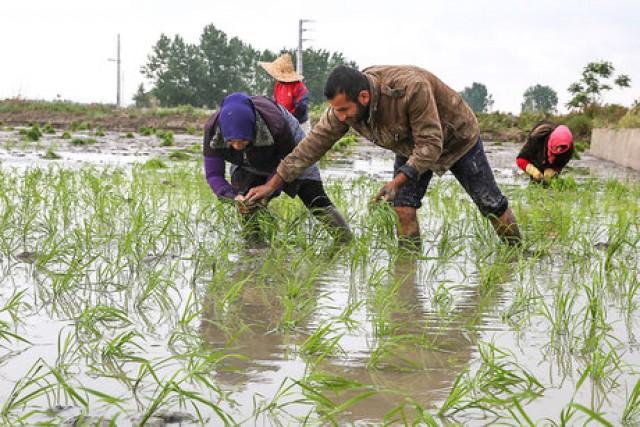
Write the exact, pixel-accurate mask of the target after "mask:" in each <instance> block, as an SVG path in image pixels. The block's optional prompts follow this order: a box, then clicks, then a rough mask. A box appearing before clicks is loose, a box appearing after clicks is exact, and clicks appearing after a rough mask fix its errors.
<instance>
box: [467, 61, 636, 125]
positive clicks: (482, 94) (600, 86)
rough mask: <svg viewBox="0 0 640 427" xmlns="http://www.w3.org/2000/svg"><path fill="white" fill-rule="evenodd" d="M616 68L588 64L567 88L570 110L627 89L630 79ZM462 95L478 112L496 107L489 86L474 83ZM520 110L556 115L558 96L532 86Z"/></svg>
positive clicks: (548, 89) (584, 107)
mask: <svg viewBox="0 0 640 427" xmlns="http://www.w3.org/2000/svg"><path fill="white" fill-rule="evenodd" d="M614 72H615V68H614V66H613V64H612V63H611V62H609V61H596V62H589V63H588V64H587V65H586V66H585V67H584V68H583V70H582V75H581V77H580V79H579V80H578V81H576V82H574V83H572V84H571V85H570V86H569V88H568V89H567V90H568V92H569V93H570V94H571V99H570V100H569V102H568V103H567V107H569V108H573V109H576V110H579V111H583V112H584V111H587V110H589V109H590V108H593V107H594V106H597V105H599V104H600V103H601V102H602V96H603V95H604V93H605V92H607V91H609V90H611V89H613V87H614V86H617V87H619V88H628V87H630V86H631V78H629V76H628V75H626V74H617V75H615V74H614ZM460 95H462V97H463V98H464V100H465V101H466V102H467V104H469V106H470V107H471V108H472V109H473V111H475V112H477V113H485V112H487V111H488V110H489V109H490V108H491V106H492V105H493V97H492V96H491V95H490V94H489V92H488V90H487V87H486V86H485V85H484V84H482V83H478V82H473V84H472V85H471V86H470V87H465V88H464V90H463V91H462V92H460ZM523 98H524V99H523V101H522V104H521V110H522V112H523V113H545V114H546V113H554V112H556V109H557V106H558V94H557V92H556V91H555V90H553V89H552V88H551V87H549V86H545V85H541V84H536V85H534V86H530V87H529V88H527V90H526V91H525V92H524V94H523Z"/></svg>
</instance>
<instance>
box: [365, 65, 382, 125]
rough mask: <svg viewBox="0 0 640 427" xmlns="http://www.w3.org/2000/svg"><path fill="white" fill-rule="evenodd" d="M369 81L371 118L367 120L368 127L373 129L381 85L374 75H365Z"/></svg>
mask: <svg viewBox="0 0 640 427" xmlns="http://www.w3.org/2000/svg"><path fill="white" fill-rule="evenodd" d="M364 75H365V76H366V77H367V80H369V96H370V99H369V117H368V118H367V125H369V127H371V124H372V123H373V120H374V119H373V118H374V117H375V116H376V112H377V111H378V99H380V85H379V84H378V78H377V77H376V76H374V75H371V74H367V73H366V72H365V74H364Z"/></svg>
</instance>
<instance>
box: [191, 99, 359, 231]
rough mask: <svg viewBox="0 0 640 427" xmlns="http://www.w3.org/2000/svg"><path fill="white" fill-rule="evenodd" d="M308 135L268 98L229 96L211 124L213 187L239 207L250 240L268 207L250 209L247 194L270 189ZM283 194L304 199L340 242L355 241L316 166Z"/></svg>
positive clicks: (207, 137) (207, 132) (208, 146)
mask: <svg viewBox="0 0 640 427" xmlns="http://www.w3.org/2000/svg"><path fill="white" fill-rule="evenodd" d="M304 136H305V134H304V132H303V131H302V129H301V128H300V124H299V123H298V121H297V120H296V119H295V117H293V116H292V115H291V114H290V113H289V112H288V111H287V110H286V109H285V108H284V107H282V106H281V105H278V104H276V103H275V102H274V101H273V100H271V99H269V98H267V97H264V96H248V95H247V94H245V93H241V92H236V93H232V94H231V95H229V96H227V97H225V98H224V99H223V100H222V102H221V103H220V108H219V110H218V111H217V112H215V113H214V114H213V115H212V116H211V117H210V118H209V120H207V123H206V124H205V128H204V140H203V155H204V169H205V176H206V179H207V182H208V183H209V186H210V187H211V189H212V190H213V192H214V193H215V194H216V196H217V197H218V198H221V199H227V200H230V201H234V202H235V203H236V205H237V207H238V210H239V211H240V213H241V214H242V218H243V222H244V225H245V232H246V233H248V235H249V237H257V235H258V233H259V230H258V227H257V218H256V216H255V215H254V214H256V213H257V211H258V210H259V208H260V207H264V206H265V205H266V203H262V204H250V203H249V202H246V201H245V199H244V194H245V193H246V192H247V191H248V190H249V189H250V188H252V187H255V186H256V185H260V184H264V183H265V182H266V181H267V180H268V179H269V177H270V176H272V175H273V174H274V173H275V170H276V167H277V166H278V164H279V163H280V161H281V160H282V159H283V158H284V157H286V156H287V154H289V153H290V152H291V151H292V150H293V149H294V148H295V146H296V145H297V144H298V142H300V141H301V140H302V139H303V138H304ZM225 161H226V162H229V163H231V174H230V175H231V183H229V182H228V181H227V180H226V178H225ZM282 190H283V191H284V192H285V193H287V194H288V195H289V196H290V197H295V196H298V197H299V198H300V200H302V203H304V205H305V206H306V207H307V208H308V209H309V210H310V211H311V213H312V214H313V215H314V216H315V217H316V218H317V219H318V220H320V221H321V222H322V223H324V224H325V225H327V226H328V227H329V228H330V230H331V231H332V234H334V235H335V236H336V237H337V238H338V239H340V240H341V241H348V240H350V239H351V231H350V230H349V226H348V225H347V223H346V222H345V220H344V218H343V217H342V215H341V214H340V212H338V210H337V209H336V208H335V206H334V205H333V202H332V201H331V200H330V199H329V196H327V194H326V192H325V190H324V187H323V185H322V179H321V178H320V171H319V170H318V166H317V165H316V164H313V165H311V166H310V167H308V168H306V169H305V170H304V171H303V172H302V174H301V175H300V177H299V178H298V179H296V180H295V181H293V182H291V183H290V184H287V185H285V186H284V188H283V189H282ZM276 195H277V194H276Z"/></svg>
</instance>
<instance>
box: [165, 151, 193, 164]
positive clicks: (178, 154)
mask: <svg viewBox="0 0 640 427" xmlns="http://www.w3.org/2000/svg"><path fill="white" fill-rule="evenodd" d="M169 158H170V159H171V160H175V161H182V160H191V159H192V156H191V154H190V153H189V152H188V151H185V150H177V151H174V152H173V153H171V154H169Z"/></svg>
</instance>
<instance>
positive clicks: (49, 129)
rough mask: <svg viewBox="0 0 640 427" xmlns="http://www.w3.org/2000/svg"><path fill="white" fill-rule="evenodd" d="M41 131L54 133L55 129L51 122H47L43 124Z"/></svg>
mask: <svg viewBox="0 0 640 427" xmlns="http://www.w3.org/2000/svg"><path fill="white" fill-rule="evenodd" d="M42 132H44V133H48V134H51V135H53V134H55V133H56V130H55V129H54V128H53V126H52V125H51V123H47V124H45V125H44V127H43V128H42Z"/></svg>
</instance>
